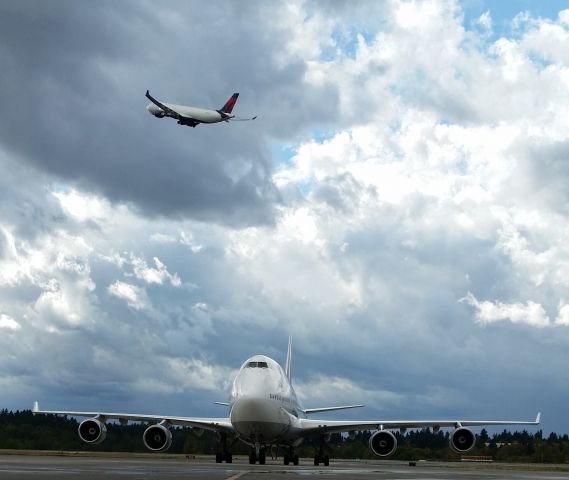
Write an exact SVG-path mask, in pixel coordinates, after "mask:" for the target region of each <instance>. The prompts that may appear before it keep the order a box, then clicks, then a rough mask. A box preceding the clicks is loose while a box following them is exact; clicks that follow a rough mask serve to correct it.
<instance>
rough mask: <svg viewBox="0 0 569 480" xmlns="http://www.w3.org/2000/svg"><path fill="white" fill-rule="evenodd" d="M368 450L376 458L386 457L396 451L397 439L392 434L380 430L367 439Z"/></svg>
mask: <svg viewBox="0 0 569 480" xmlns="http://www.w3.org/2000/svg"><path fill="white" fill-rule="evenodd" d="M369 449H370V450H371V451H372V452H373V453H374V454H375V455H377V456H378V457H388V456H389V455H391V454H392V453H393V452H395V450H396V449H397V439H396V438H395V435H393V433H391V432H388V431H387V430H380V431H379V432H375V433H374V434H373V435H372V436H371V437H369Z"/></svg>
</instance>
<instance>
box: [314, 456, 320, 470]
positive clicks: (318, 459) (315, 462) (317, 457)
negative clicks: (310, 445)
mask: <svg viewBox="0 0 569 480" xmlns="http://www.w3.org/2000/svg"><path fill="white" fill-rule="evenodd" d="M318 465H320V455H318V454H316V455H314V466H315V467H317V466H318Z"/></svg>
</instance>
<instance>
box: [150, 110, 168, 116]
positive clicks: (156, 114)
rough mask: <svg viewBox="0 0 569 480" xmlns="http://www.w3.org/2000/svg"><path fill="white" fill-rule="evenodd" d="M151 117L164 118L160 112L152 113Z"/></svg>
mask: <svg viewBox="0 0 569 480" xmlns="http://www.w3.org/2000/svg"><path fill="white" fill-rule="evenodd" d="M152 115H154V116H155V117H156V118H164V117H165V116H166V114H165V113H164V112H163V111H162V110H159V111H155V112H152Z"/></svg>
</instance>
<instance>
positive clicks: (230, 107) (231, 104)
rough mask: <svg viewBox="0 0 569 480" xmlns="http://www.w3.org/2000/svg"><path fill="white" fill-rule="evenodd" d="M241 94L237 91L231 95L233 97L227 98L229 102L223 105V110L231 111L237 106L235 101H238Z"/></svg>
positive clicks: (225, 111) (224, 111)
mask: <svg viewBox="0 0 569 480" xmlns="http://www.w3.org/2000/svg"><path fill="white" fill-rule="evenodd" d="M238 96H239V93H237V92H235V93H234V94H233V95H231V98H230V99H229V100H227V102H225V105H224V106H223V107H221V111H222V112H223V113H231V111H232V110H233V107H234V106H235V103H236V102H237V97H238Z"/></svg>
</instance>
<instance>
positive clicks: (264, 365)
mask: <svg viewBox="0 0 569 480" xmlns="http://www.w3.org/2000/svg"><path fill="white" fill-rule="evenodd" d="M246 367H247V368H269V365H268V364H267V362H249V363H248V364H247V365H246Z"/></svg>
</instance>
